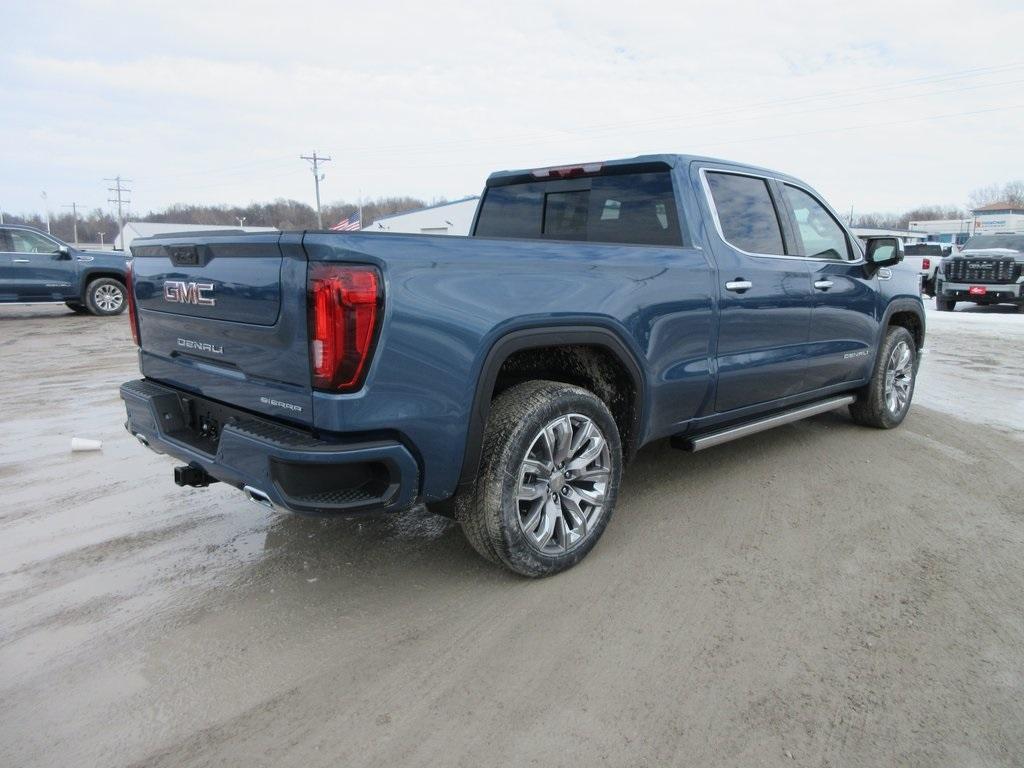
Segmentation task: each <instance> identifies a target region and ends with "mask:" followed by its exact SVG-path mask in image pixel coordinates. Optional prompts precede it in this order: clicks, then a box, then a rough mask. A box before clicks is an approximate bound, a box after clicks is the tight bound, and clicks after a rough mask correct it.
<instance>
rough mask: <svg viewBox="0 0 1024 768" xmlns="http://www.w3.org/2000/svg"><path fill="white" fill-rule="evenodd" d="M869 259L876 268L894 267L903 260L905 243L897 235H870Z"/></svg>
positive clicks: (868, 244)
mask: <svg viewBox="0 0 1024 768" xmlns="http://www.w3.org/2000/svg"><path fill="white" fill-rule="evenodd" d="M867 260H868V264H870V265H871V266H872V267H874V268H876V269H878V268H879V267H894V266H896V265H897V264H899V263H900V262H901V261H903V243H902V242H901V241H900V239H899V238H897V237H869V238H868V239H867Z"/></svg>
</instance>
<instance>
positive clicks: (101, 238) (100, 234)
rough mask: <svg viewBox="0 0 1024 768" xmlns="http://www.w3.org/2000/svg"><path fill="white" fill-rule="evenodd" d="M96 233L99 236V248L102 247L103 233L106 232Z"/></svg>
mask: <svg viewBox="0 0 1024 768" xmlns="http://www.w3.org/2000/svg"><path fill="white" fill-rule="evenodd" d="M98 234H99V236H100V248H102V247H103V236H104V235H105V234H107V233H106V232H99V233H98Z"/></svg>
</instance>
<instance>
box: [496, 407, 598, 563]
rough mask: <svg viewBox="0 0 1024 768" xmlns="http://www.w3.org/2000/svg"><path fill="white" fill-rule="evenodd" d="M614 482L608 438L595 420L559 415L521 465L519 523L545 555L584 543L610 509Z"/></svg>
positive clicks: (579, 416) (545, 429) (531, 446)
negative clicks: (606, 509)
mask: <svg viewBox="0 0 1024 768" xmlns="http://www.w3.org/2000/svg"><path fill="white" fill-rule="evenodd" d="M610 480H611V452H610V451H609V449H608V441H607V440H606V439H605V437H604V435H603V434H602V433H601V430H600V429H599V428H598V426H597V425H596V424H595V423H594V421H593V419H591V418H590V417H588V416H584V415H582V414H579V413H571V414H568V415H566V416H559V417H558V418H557V419H554V420H553V421H551V422H550V423H548V424H547V425H545V426H544V428H543V429H541V430H540V431H539V432H538V433H537V434H536V436H535V437H534V438H533V441H532V442H531V443H530V448H529V450H528V451H527V453H526V458H525V459H524V460H523V462H522V464H521V465H520V467H519V476H518V483H517V493H516V501H517V506H518V517H519V527H520V530H521V531H522V532H523V534H524V535H525V536H526V538H527V540H528V541H529V542H530V544H531V545H532V546H533V547H534V548H536V549H537V550H539V551H540V552H542V553H544V554H549V555H550V554H560V553H563V552H567V551H568V550H570V549H573V548H574V547H576V546H578V545H579V544H580V543H581V542H582V541H584V540H585V539H586V538H587V537H588V536H589V535H590V534H591V533H592V532H593V530H594V528H595V526H596V524H597V521H598V520H599V519H600V517H601V515H602V514H603V513H604V508H605V503H606V501H607V497H608V484H609V482H610Z"/></svg>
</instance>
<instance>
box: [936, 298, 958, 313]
mask: <svg viewBox="0 0 1024 768" xmlns="http://www.w3.org/2000/svg"><path fill="white" fill-rule="evenodd" d="M954 307H956V302H955V301H953V300H951V299H944V298H942V297H941V296H936V297H935V308H936V309H937V310H939V312H952V311H953V309H954Z"/></svg>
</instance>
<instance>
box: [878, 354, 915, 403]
mask: <svg viewBox="0 0 1024 768" xmlns="http://www.w3.org/2000/svg"><path fill="white" fill-rule="evenodd" d="M913 382H914V355H913V354H912V353H911V351H910V345H909V344H907V342H905V341H901V342H899V343H898V344H897V345H896V346H895V347H893V348H892V352H890V353H889V360H888V361H887V362H886V366H885V405H886V408H888V409H889V412H890V413H892V414H893V415H896V414H899V413H900V412H901V411H902V410H903V409H904V408H906V407H907V403H908V402H910V388H911V385H912V384H913Z"/></svg>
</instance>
